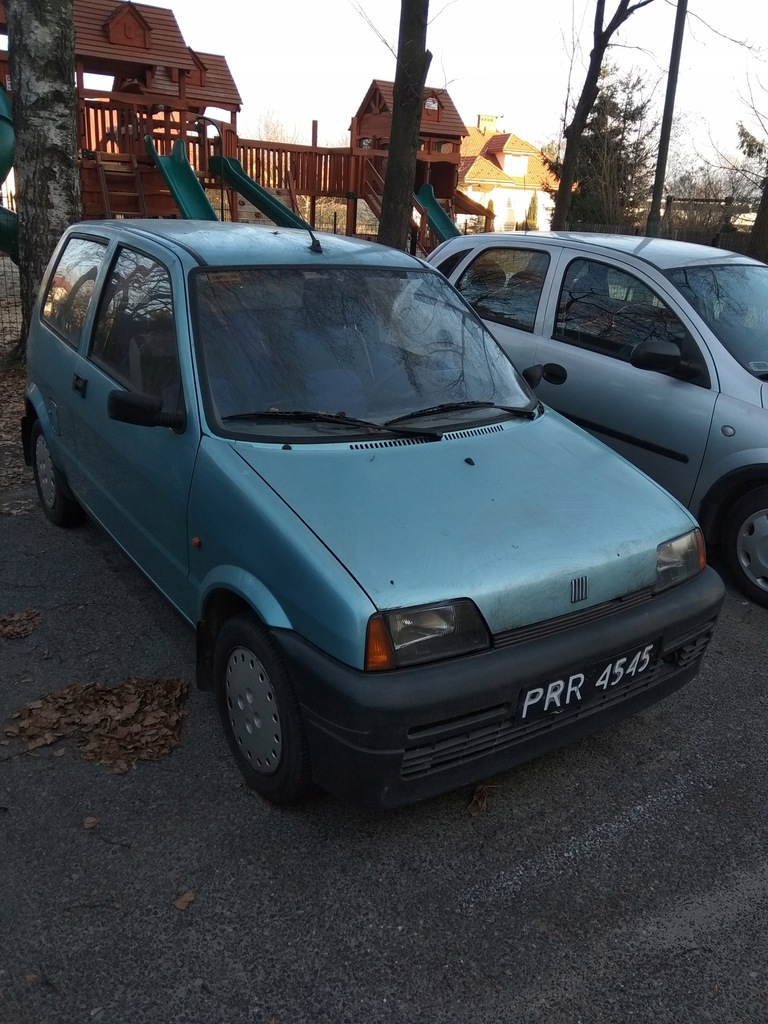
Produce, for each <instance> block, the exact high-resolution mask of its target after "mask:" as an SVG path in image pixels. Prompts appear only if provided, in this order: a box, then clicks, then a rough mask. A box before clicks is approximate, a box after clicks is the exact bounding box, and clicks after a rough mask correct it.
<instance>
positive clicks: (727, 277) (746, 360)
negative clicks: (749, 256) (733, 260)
mask: <svg viewBox="0 0 768 1024" xmlns="http://www.w3.org/2000/svg"><path fill="white" fill-rule="evenodd" d="M667 277H668V278H669V280H670V281H672V283H673V284H674V285H676V287H677V288H678V289H679V290H680V292H681V293H682V294H683V295H684V297H685V298H686V299H687V300H688V301H689V302H690V303H691V305H692V306H693V308H694V309H695V310H696V312H697V313H698V314H699V315H700V316H701V317H702V318H703V319H704V320H705V321H706V323H707V325H708V326H709V327H710V328H711V330H712V331H713V332H714V334H715V335H716V336H717V337H718V338H719V340H720V341H721V342H722V343H723V345H725V347H726V348H727V349H728V351H729V352H730V353H731V355H732V356H733V357H734V359H736V360H738V362H739V363H741V365H742V366H743V367H744V369H745V370H749V372H750V373H752V374H754V375H755V376H756V377H760V378H762V379H766V378H768V267H764V266H751V265H747V264H736V265H732V266H704V267H678V268H676V269H675V270H669V271H667Z"/></svg>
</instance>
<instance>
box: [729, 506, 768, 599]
mask: <svg viewBox="0 0 768 1024" xmlns="http://www.w3.org/2000/svg"><path fill="white" fill-rule="evenodd" d="M723 541H724V546H725V551H724V555H725V560H726V563H727V565H728V568H729V570H730V573H731V575H732V576H733V579H734V582H735V583H736V585H737V586H738V587H739V588H740V589H741V590H742V591H743V592H744V593H745V594H747V596H748V597H751V598H752V600H753V601H757V602H758V603H759V604H763V605H768V487H758V488H756V489H755V490H754V491H750V492H749V493H748V494H745V495H744V496H743V497H742V498H740V499H739V500H738V501H737V502H736V504H735V505H734V506H733V508H732V509H731V511H730V512H729V513H728V516H727V517H726V520H725V526H724V529H723Z"/></svg>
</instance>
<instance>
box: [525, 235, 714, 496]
mask: <svg viewBox="0 0 768 1024" xmlns="http://www.w3.org/2000/svg"><path fill="white" fill-rule="evenodd" d="M560 263H561V266H560V268H559V269H560V273H559V275H558V280H559V287H555V288H554V289H553V291H552V294H551V296H550V301H549V303H548V308H547V310H546V313H545V318H544V325H543V330H542V335H543V336H542V337H541V338H539V341H538V345H537V348H536V354H535V361H536V362H540V363H547V362H553V363H559V364H560V365H562V366H563V367H565V370H566V372H567V379H566V381H565V382H564V383H562V384H552V383H548V382H547V381H546V380H544V381H542V383H541V384H540V385H539V387H538V388H537V394H538V395H539V397H540V398H541V399H542V400H543V401H544V402H546V403H547V404H549V405H551V406H552V407H553V408H555V409H557V410H558V411H560V412H562V413H564V414H565V415H566V416H568V417H569V419H571V420H573V421H574V422H576V423H578V424H579V425H580V426H582V427H585V428H586V429H587V430H589V431H590V432H591V433H593V434H594V435H595V436H597V437H598V438H600V439H601V440H602V441H604V442H605V443H606V444H608V445H610V447H612V448H614V449H615V450H616V451H617V452H619V454H621V455H624V456H625V457H626V458H627V459H629V460H630V461H631V462H633V463H635V465H637V466H638V467H639V468H640V469H642V470H644V471H645V472H646V473H648V474H649V476H652V477H653V478H654V479H656V480H658V481H659V483H661V484H662V485H663V486H664V487H665V488H666V489H667V490H669V491H670V492H671V493H672V494H674V495H675V496H676V497H677V498H678V499H679V500H680V501H682V502H683V503H684V504H686V505H687V504H689V502H690V500H691V496H692V494H693V490H694V486H695V484H696V479H697V476H698V474H699V470H700V468H701V464H702V460H703V457H704V452H705V449H706V446H707V440H708V437H709V432H710V429H711V424H712V418H713V413H714V407H715V402H716V399H717V394H718V392H717V379H716V373H715V369H714V365H713V364H712V361H711V358H710V356H709V353H708V352H707V350H706V348H705V347H704V346H703V344H701V342H700V341H699V340H698V339H697V338H695V337H694V334H693V331H694V328H693V325H692V324H691V323H690V322H689V321H688V320H687V317H686V315H685V314H684V312H683V311H681V310H680V309H679V308H677V307H676V306H675V304H674V301H673V299H672V297H671V296H670V295H669V294H668V293H665V291H664V289H663V288H662V287H661V286H660V283H659V282H657V281H653V280H651V279H649V276H647V275H645V276H643V275H642V274H641V272H640V271H638V270H636V269H634V268H629V267H627V266H622V265H620V264H618V263H616V262H610V261H609V260H604V259H597V258H592V257H590V256H587V255H584V254H581V255H578V254H576V255H571V254H570V253H567V252H564V253H563V257H562V259H561V261H560ZM652 340H658V341H666V342H672V343H673V344H674V345H675V346H676V347H677V348H678V350H679V351H680V354H681V360H682V365H681V367H680V368H679V369H678V370H675V371H672V372H658V371H656V370H649V369H640V368H638V367H635V366H633V365H632V364H631V362H630V358H631V357H632V354H633V352H634V351H635V349H636V348H637V346H638V345H639V344H641V343H642V342H646V341H652Z"/></svg>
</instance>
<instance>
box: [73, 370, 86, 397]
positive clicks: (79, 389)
mask: <svg viewBox="0 0 768 1024" xmlns="http://www.w3.org/2000/svg"><path fill="white" fill-rule="evenodd" d="M87 387H88V378H87V377H81V376H80V374H79V373H76V374H75V375H74V376H73V378H72V390H73V391H75V392H76V393H77V394H78V395H80V397H81V398H85V389H86V388H87Z"/></svg>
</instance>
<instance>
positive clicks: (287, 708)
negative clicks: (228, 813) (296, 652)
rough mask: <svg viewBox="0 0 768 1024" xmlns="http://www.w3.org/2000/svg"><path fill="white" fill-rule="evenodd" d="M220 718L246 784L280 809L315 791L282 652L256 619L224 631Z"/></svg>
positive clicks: (239, 619) (218, 656)
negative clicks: (283, 805)
mask: <svg viewBox="0 0 768 1024" xmlns="http://www.w3.org/2000/svg"><path fill="white" fill-rule="evenodd" d="M214 677H215V685H216V698H217V702H218V705H219V714H220V715H221V722H222V725H223V727H224V733H225V735H226V737H227V741H228V743H229V746H230V749H231V750H232V753H233V755H234V758H235V762H236V764H237V766H238V768H239V769H240V771H241V773H242V775H243V777H244V778H245V781H246V782H247V783H248V785H249V786H250V787H251V788H252V789H254V790H255V791H256V792H257V793H258V794H259V795H260V796H262V797H264V798H265V799H266V800H270V801H272V802H273V803H276V804H295V803H299V802H300V801H301V800H304V799H305V798H306V797H307V796H309V795H310V793H311V792H312V789H313V784H312V773H311V769H310V763H309V748H308V746H307V739H306V733H305V730H304V722H303V721H302V717H301V710H300V708H299V702H298V700H297V698H296V694H295V693H294V690H293V687H292V685H291V681H290V679H289V677H288V671H287V669H286V667H285V665H284V663H283V660H282V658H281V656H280V653H279V651H278V650H277V647H276V646H275V644H274V642H273V641H272V639H271V638H270V637H269V635H268V634H267V632H266V630H264V629H263V628H262V627H261V625H260V624H259V623H258V622H257V621H256V619H255V618H254V617H253V616H252V615H250V614H241V615H236V616H235V617H234V618H232V619H230V621H229V622H227V623H226V624H225V625H224V627H223V628H222V630H221V633H220V634H219V638H218V640H217V642H216V651H215V654H214Z"/></svg>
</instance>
